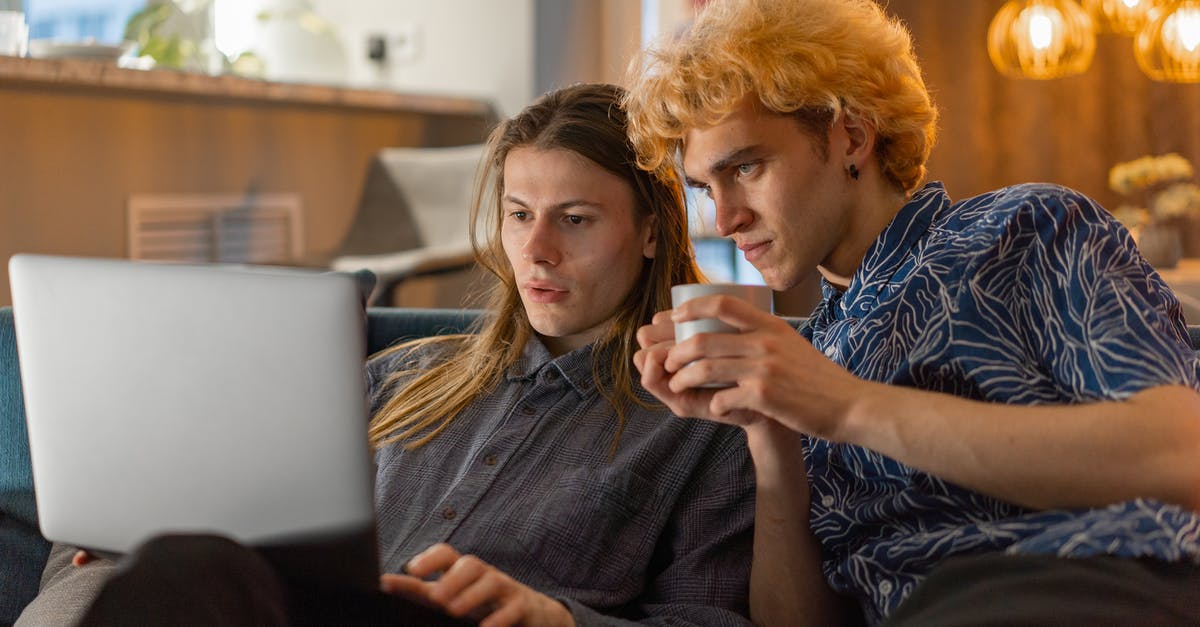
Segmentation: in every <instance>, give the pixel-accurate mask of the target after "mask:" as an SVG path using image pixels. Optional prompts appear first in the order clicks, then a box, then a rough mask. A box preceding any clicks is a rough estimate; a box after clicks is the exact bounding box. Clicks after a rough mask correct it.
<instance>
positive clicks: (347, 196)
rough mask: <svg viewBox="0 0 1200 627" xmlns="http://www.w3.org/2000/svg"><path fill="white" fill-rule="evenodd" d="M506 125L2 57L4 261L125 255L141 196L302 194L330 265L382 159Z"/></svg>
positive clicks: (396, 105) (394, 102)
mask: <svg viewBox="0 0 1200 627" xmlns="http://www.w3.org/2000/svg"><path fill="white" fill-rule="evenodd" d="M494 123H495V114H494V112H493V109H492V107H491V105H490V104H489V103H487V102H483V101H480V100H474V99H469V98H455V97H442V96H426V95H416V94H399V93H393V92H385V91H374V90H362V89H339V88H333V87H325V86H315V85H294V84H279V83H267V82H263V81H257V80H248V79H242V78H237V77H232V76H220V77H214V76H206V75H201V74H188V73H181V72H174V71H169V70H155V71H139V70H124V69H120V68H117V67H115V66H114V65H112V64H110V63H104V62H98V61H86V60H41V59H18V58H11V57H0V262H3V264H4V265H5V267H6V266H7V260H8V258H9V256H11V255H12V254H13V253H16V252H42V253H52V254H71V255H88V256H100V257H124V256H126V250H127V245H128V244H127V241H126V240H127V235H126V228H127V225H126V206H127V203H128V200H129V197H130V195H133V194H224V195H229V194H235V195H236V194H253V193H263V194H266V193H284V194H288V193H290V194H296V195H298V196H299V197H300V198H301V201H302V203H303V219H304V231H303V232H304V236H303V241H304V246H303V248H304V251H305V257H306V258H307V259H310V260H312V261H313V262H314V263H319V262H320V261H321V260H324V259H327V258H328V257H329V256H331V255H332V254H333V253H334V252H335V251H336V249H337V247H338V245H339V244H340V243H341V241H342V238H343V237H344V235H345V233H346V231H347V230H348V229H349V227H350V222H351V220H352V218H353V216H354V211H355V208H356V204H357V202H358V195H359V193H360V191H361V188H362V183H363V176H364V174H365V172H366V166H367V162H368V159H369V158H370V157H371V155H373V154H374V153H375V152H376V151H378V150H379V149H380V148H384V147H388V146H450V145H459V144H466V143H472V142H478V141H482V140H483V139H484V138H485V137H486V134H487V131H488V130H489V129H490V127H491V126H492V125H493V124H494ZM10 302H11V297H10V294H9V286H8V275H7V270H5V271H4V272H3V274H2V279H0V305H5V304H9V303H10Z"/></svg>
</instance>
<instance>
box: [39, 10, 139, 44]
mask: <svg viewBox="0 0 1200 627" xmlns="http://www.w3.org/2000/svg"><path fill="white" fill-rule="evenodd" d="M145 4H146V0H106V1H98V0H25V21H26V22H28V23H29V37H30V39H54V40H58V41H69V42H81V41H88V40H91V41H95V42H97V43H103V44H118V43H120V42H121V40H122V39H123V38H124V34H125V22H127V21H128V20H129V16H130V15H133V13H134V12H135V11H138V10H139V9H141V8H142V7H143V6H145Z"/></svg>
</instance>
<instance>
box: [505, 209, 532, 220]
mask: <svg viewBox="0 0 1200 627" xmlns="http://www.w3.org/2000/svg"><path fill="white" fill-rule="evenodd" d="M508 217H510V218H512V219H514V220H517V221H524V220H525V219H526V218H528V217H529V212H528V211H522V210H520V209H518V210H516V211H510V212H508Z"/></svg>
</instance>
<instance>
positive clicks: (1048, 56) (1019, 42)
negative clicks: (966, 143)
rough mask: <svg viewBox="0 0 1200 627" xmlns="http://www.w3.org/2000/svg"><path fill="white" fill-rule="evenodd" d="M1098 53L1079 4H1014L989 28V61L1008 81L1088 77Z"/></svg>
mask: <svg viewBox="0 0 1200 627" xmlns="http://www.w3.org/2000/svg"><path fill="white" fill-rule="evenodd" d="M1196 1H1200V0H1196ZM1095 54H1096V32H1095V29H1094V28H1093V25H1092V18H1091V17H1090V16H1088V13H1087V11H1085V10H1084V9H1083V7H1081V6H1079V4H1077V3H1076V2H1075V1H1074V0H1011V1H1010V2H1007V3H1005V5H1004V6H1002V7H1000V11H999V12H997V13H996V17H994V18H992V23H991V24H990V25H989V26H988V56H990V57H991V59H992V65H994V66H996V69H997V70H999V71H1000V73H1001V74H1004V75H1005V76H1010V77H1013V78H1033V79H1050V78H1061V77H1064V76H1073V75H1075V74H1082V73H1083V72H1085V71H1087V69H1088V66H1090V65H1091V63H1092V57H1093V56H1094V55H1095Z"/></svg>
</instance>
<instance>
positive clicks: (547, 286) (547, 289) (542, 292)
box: [521, 281, 571, 304]
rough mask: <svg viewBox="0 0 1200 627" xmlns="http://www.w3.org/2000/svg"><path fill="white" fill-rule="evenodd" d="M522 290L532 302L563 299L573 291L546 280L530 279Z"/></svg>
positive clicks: (543, 302)
mask: <svg viewBox="0 0 1200 627" xmlns="http://www.w3.org/2000/svg"><path fill="white" fill-rule="evenodd" d="M521 291H522V292H524V293H525V296H526V297H527V298H528V300H529V301H530V302H534V303H541V304H548V303H557V302H559V301H562V300H563V299H565V298H566V297H567V296H569V295H570V293H571V292H569V291H568V290H565V289H563V288H562V287H559V286H557V285H554V284H552V283H547V282H545V281H530V282H528V283H526V284H525V285H524V286H522V288H521Z"/></svg>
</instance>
